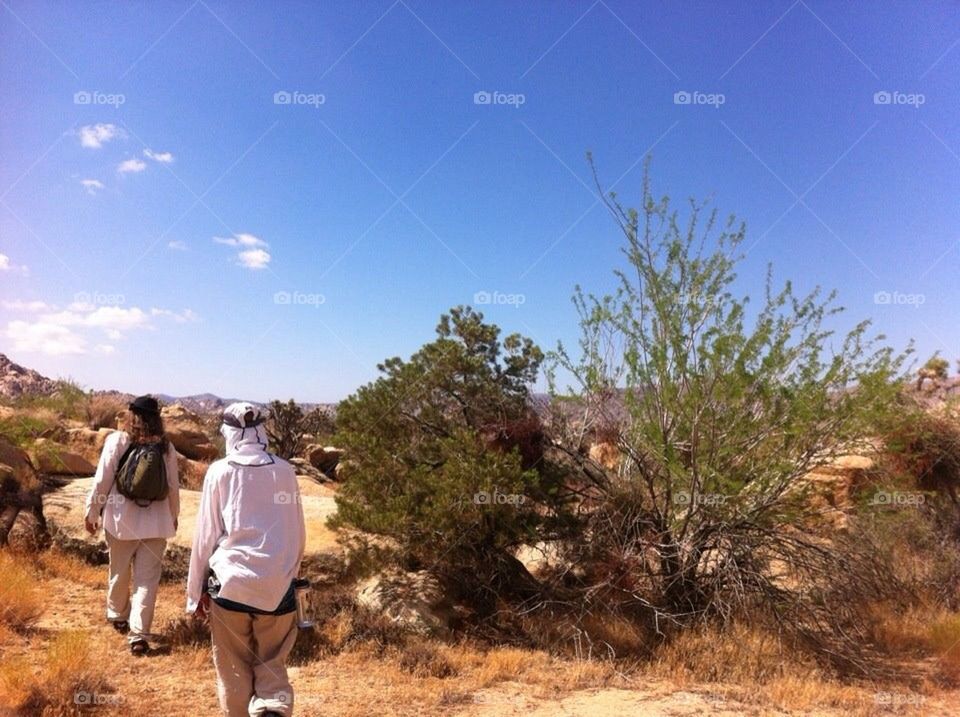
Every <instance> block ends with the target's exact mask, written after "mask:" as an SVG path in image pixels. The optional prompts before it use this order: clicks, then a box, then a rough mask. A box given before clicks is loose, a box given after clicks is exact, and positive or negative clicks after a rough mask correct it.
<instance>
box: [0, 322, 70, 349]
mask: <svg viewBox="0 0 960 717" xmlns="http://www.w3.org/2000/svg"><path fill="white" fill-rule="evenodd" d="M6 337H7V338H8V339H10V340H11V341H12V342H13V348H14V350H16V351H23V352H24V353H41V354H47V355H48V356H63V355H65V354H82V353H86V350H87V348H86V340H85V339H84V338H83V337H82V336H80V335H79V334H78V333H76V332H75V331H71V330H70V329H68V328H67V327H65V326H60V325H59V324H51V323H48V322H46V321H38V322H36V323H29V322H27V321H11V322H10V323H9V324H8V325H7V331H6Z"/></svg>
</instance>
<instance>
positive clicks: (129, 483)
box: [84, 396, 180, 655]
mask: <svg viewBox="0 0 960 717" xmlns="http://www.w3.org/2000/svg"><path fill="white" fill-rule="evenodd" d="M124 423H125V425H124V427H123V430H120V431H117V432H115V433H111V434H110V435H109V436H107V440H106V441H105V443H104V446H103V453H102V454H101V455H100V462H99V464H98V465H97V473H96V475H95V476H94V480H93V487H92V488H91V490H90V494H89V495H88V496H87V502H86V517H85V521H84V522H85V525H86V529H87V532H88V533H90V534H91V535H95V534H96V533H97V531H98V530H99V529H100V528H101V527H102V528H103V532H104V536H105V539H106V542H107V549H108V551H109V555H110V568H109V582H108V586H107V620H108V621H110V622H111V623H112V624H113V626H114V628H115V629H116V630H117V631H118V632H121V633H125V634H127V638H128V642H129V644H130V651H131V652H132V653H133V654H134V655H143V654H146V653H147V652H148V651H149V647H150V645H149V641H150V640H151V639H152V638H153V635H152V633H151V632H150V628H151V624H152V622H153V613H154V608H155V607H156V602H157V587H158V586H159V584H160V572H161V564H162V560H163V553H164V550H165V549H166V544H167V539H168V538H172V537H173V536H174V535H176V532H177V518H178V516H179V514H180V482H179V479H178V475H177V452H176V449H174V447H173V444H172V443H170V441H169V440H168V439H167V437H166V435H165V433H164V428H163V419H162V418H161V417H160V404H159V403H158V402H157V399H155V398H153V397H152V396H140V397H138V398H136V399H134V400H133V401H132V402H131V403H130V405H129V411H128V412H127V413H126V414H125V417H124ZM131 582H132V583H133V594H132V596H131V594H130V583H131Z"/></svg>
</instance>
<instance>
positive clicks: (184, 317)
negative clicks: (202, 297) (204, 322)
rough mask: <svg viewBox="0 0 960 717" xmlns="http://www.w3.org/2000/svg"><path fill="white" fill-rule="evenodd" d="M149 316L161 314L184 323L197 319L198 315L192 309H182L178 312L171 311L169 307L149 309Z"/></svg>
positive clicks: (198, 318)
mask: <svg viewBox="0 0 960 717" xmlns="http://www.w3.org/2000/svg"><path fill="white" fill-rule="evenodd" d="M150 315H151V316H163V317H165V318H168V319H173V320H174V321H176V322H177V323H178V324H186V323H189V322H191V321H199V320H200V317H199V316H198V315H197V313H196V312H195V311H193V309H184V310H183V311H181V312H180V313H177V312H176V311H171V310H170V309H150Z"/></svg>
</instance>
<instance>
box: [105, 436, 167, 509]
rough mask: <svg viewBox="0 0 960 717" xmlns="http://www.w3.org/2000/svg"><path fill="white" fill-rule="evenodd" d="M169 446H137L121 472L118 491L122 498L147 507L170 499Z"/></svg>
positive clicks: (128, 454) (122, 461)
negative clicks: (168, 492) (167, 456)
mask: <svg viewBox="0 0 960 717" xmlns="http://www.w3.org/2000/svg"><path fill="white" fill-rule="evenodd" d="M164 453H166V446H165V444H161V443H139V444H138V443H134V444H132V445H131V446H130V447H129V448H128V449H127V450H126V452H125V453H124V454H123V457H122V458H121V459H120V467H119V468H118V469H117V490H118V491H119V492H120V495H122V496H125V497H127V498H129V499H130V500H132V501H133V502H134V503H136V504H137V505H139V506H140V507H142V508H143V507H146V506H148V505H150V504H151V503H152V502H154V501H156V500H163V499H164V498H166V497H167V491H168V486H167V464H166V460H165V456H164Z"/></svg>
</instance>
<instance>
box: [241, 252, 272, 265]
mask: <svg viewBox="0 0 960 717" xmlns="http://www.w3.org/2000/svg"><path fill="white" fill-rule="evenodd" d="M237 259H239V260H240V264H241V266H245V267H247V268H248V269H266V268H267V264H269V263H270V253H269V252H265V251H264V250H263V249H248V250H247V251H242V252H240V253H239V254H237Z"/></svg>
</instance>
